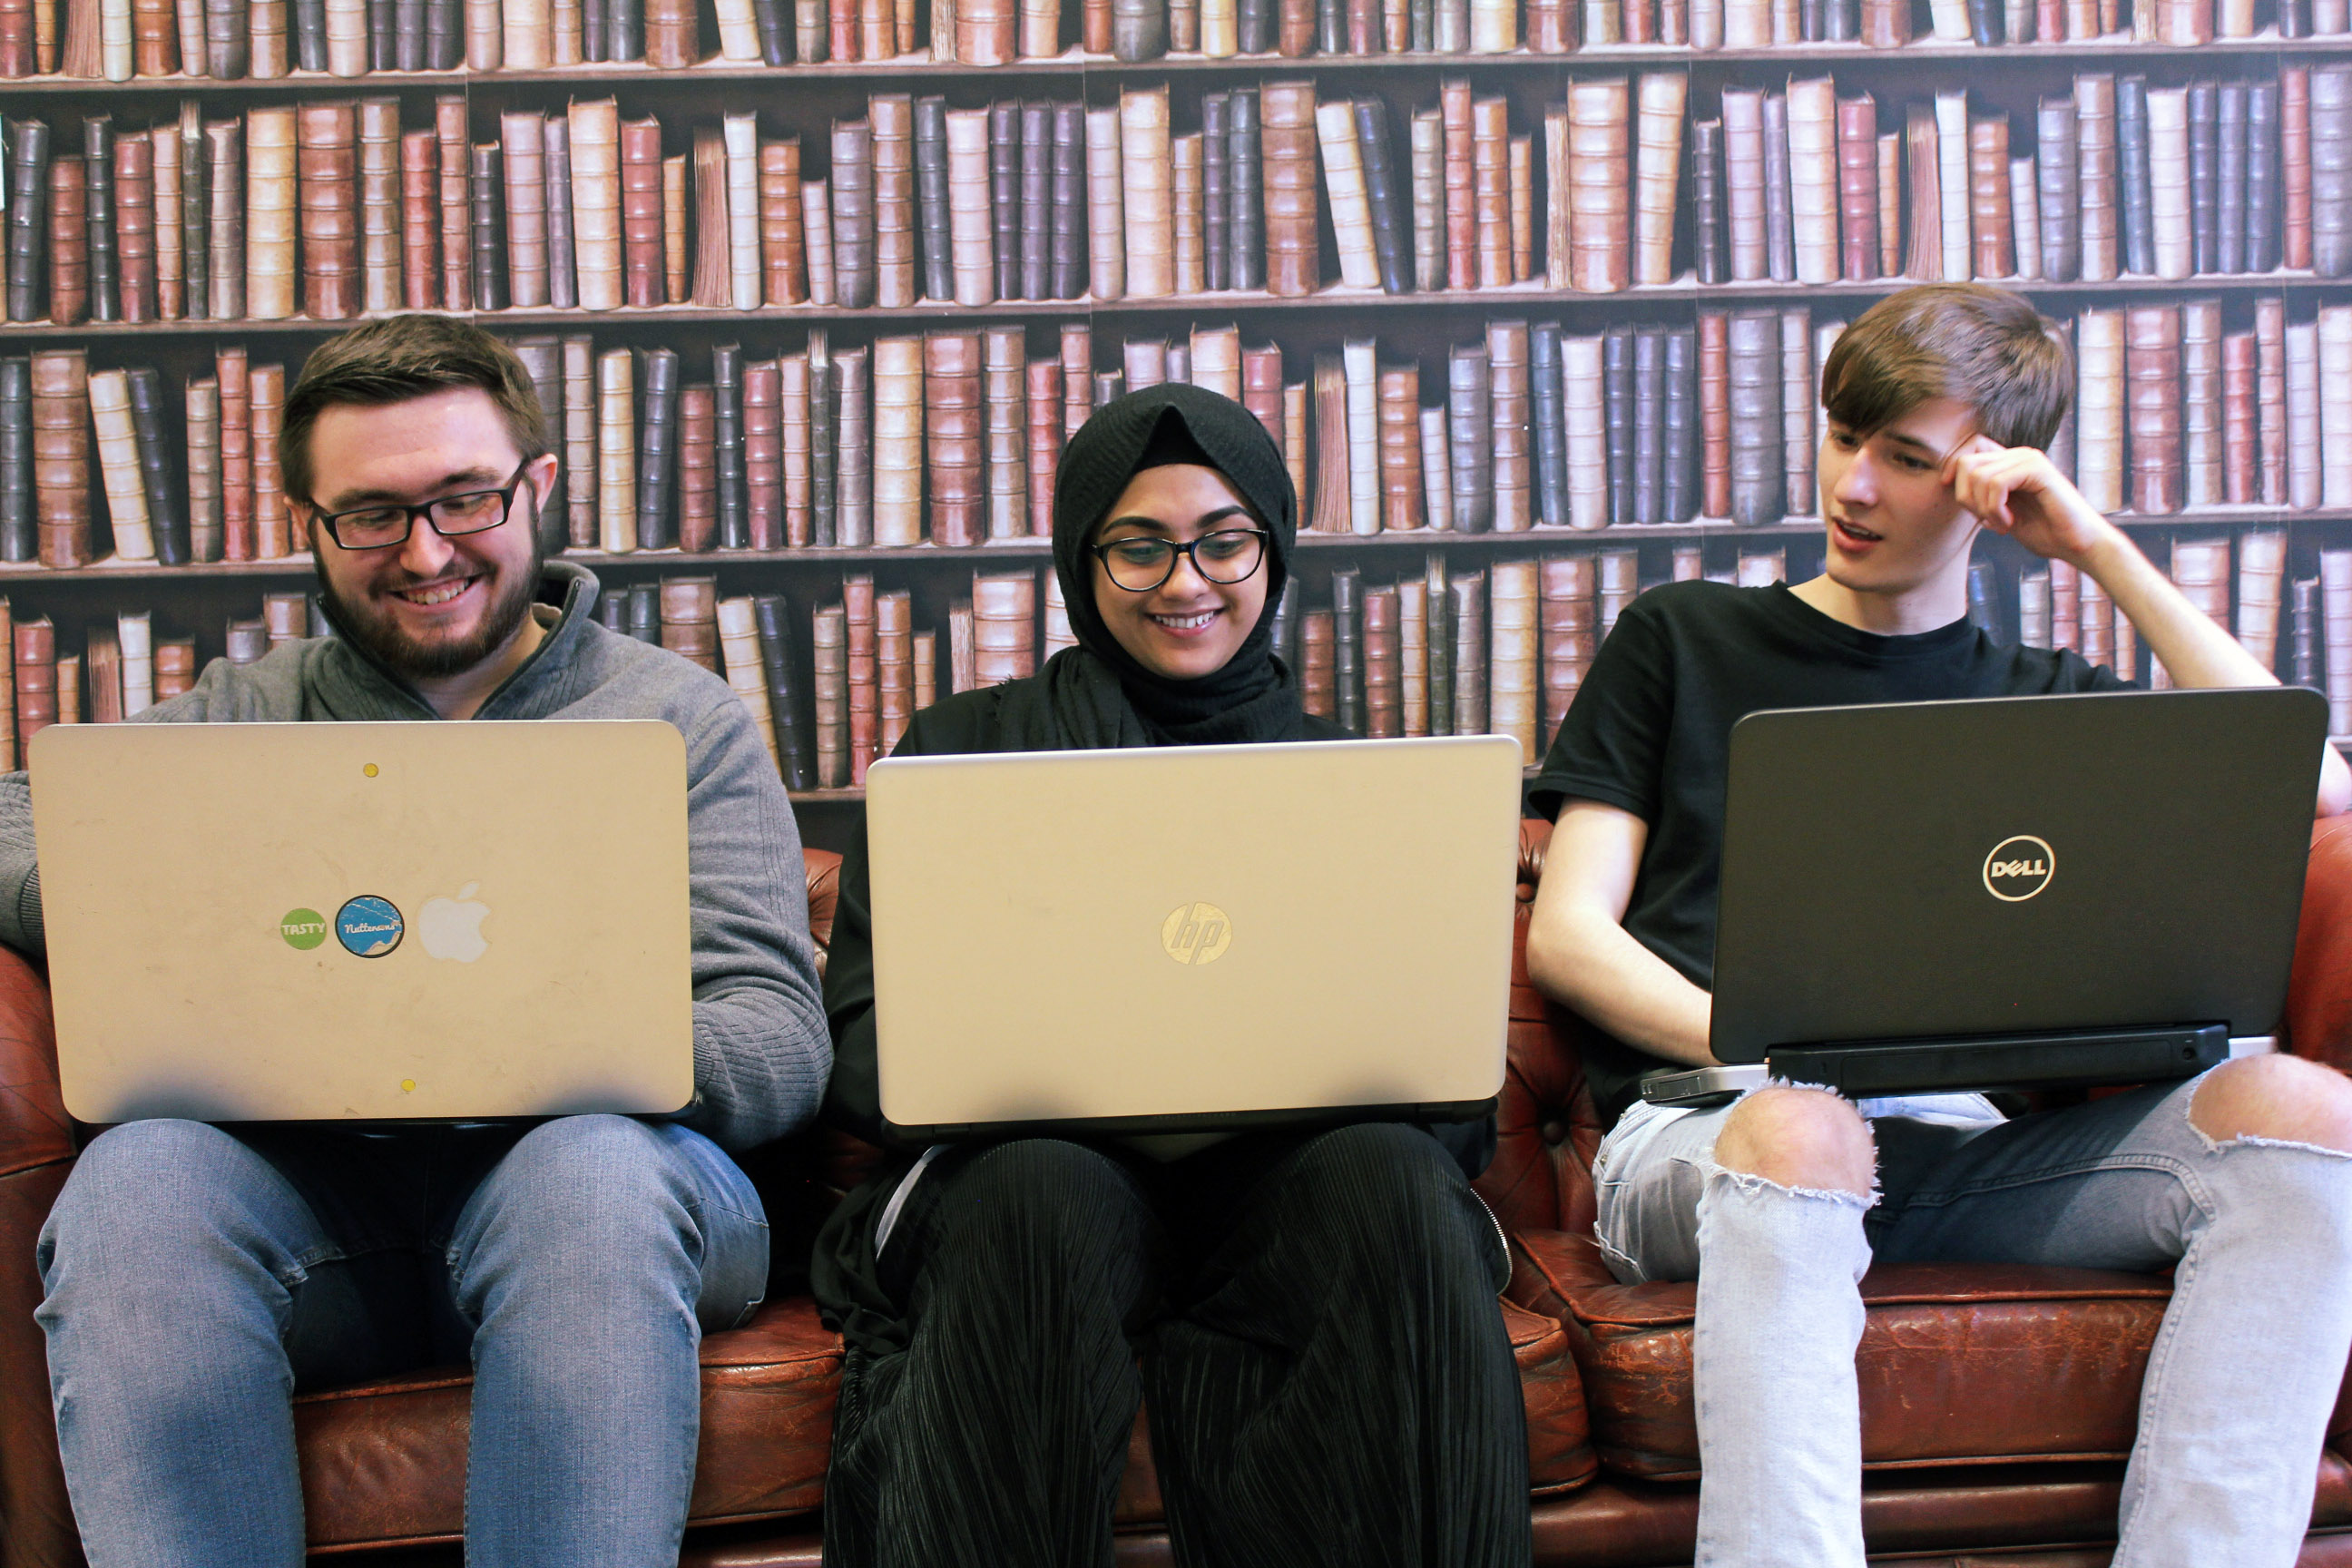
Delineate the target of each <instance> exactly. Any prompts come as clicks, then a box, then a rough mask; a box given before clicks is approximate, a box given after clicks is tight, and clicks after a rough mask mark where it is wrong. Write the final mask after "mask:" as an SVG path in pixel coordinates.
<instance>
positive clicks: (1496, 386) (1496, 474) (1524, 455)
mask: <svg viewBox="0 0 2352 1568" xmlns="http://www.w3.org/2000/svg"><path fill="white" fill-rule="evenodd" d="M1486 371H1487V410H1488V414H1489V416H1490V417H1491V419H1492V420H1493V425H1492V434H1491V437H1490V441H1491V452H1492V457H1491V461H1492V473H1491V482H1492V484H1493V488H1494V494H1495V510H1494V525H1493V526H1494V530H1495V531H1496V532H1497V533H1520V532H1524V531H1527V530H1528V528H1529V527H1531V526H1533V522H1534V517H1533V509H1532V506H1531V504H1530V503H1531V501H1532V499H1533V498H1532V496H1531V494H1530V481H1531V479H1532V478H1533V475H1532V473H1531V471H1530V464H1529V453H1528V412H1529V409H1528V402H1529V388H1528V327H1527V323H1526V322H1524V321H1489V322H1487V323H1486Z"/></svg>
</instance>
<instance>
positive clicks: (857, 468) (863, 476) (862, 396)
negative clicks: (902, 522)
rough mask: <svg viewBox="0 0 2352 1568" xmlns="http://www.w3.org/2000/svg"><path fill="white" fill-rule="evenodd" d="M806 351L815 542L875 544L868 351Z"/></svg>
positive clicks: (871, 382)
mask: <svg viewBox="0 0 2352 1568" xmlns="http://www.w3.org/2000/svg"><path fill="white" fill-rule="evenodd" d="M818 370H819V367H818V364H817V354H816V350H815V349H814V347H812V348H811V349H810V351H809V449H810V452H811V454H812V458H811V460H812V462H813V464H814V475H813V477H812V479H810V491H809V493H810V501H809V505H810V509H811V527H812V528H813V529H814V531H815V539H814V542H815V543H817V544H820V545H824V544H851V545H866V544H871V543H872V542H874V414H873V407H874V402H873V398H874V384H873V379H872V372H873V362H872V358H871V351H870V350H868V349H863V348H858V349H844V350H842V351H841V352H840V353H837V354H829V355H827V356H826V359H825V363H824V367H823V370H824V374H822V375H820V374H818Z"/></svg>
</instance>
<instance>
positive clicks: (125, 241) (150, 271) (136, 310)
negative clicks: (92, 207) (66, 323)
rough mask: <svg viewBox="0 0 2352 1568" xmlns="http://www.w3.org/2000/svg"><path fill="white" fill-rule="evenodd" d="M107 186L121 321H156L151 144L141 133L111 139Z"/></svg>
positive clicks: (153, 160) (152, 145)
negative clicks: (111, 199) (111, 206)
mask: <svg viewBox="0 0 2352 1568" xmlns="http://www.w3.org/2000/svg"><path fill="white" fill-rule="evenodd" d="M112 159H113V170H112V179H111V184H112V187H113V195H114V237H115V246H116V251H115V254H116V259H117V262H118V264H119V268H120V270H119V272H118V274H117V300H118V303H119V304H120V306H121V320H123V321H154V320H155V319H156V290H155V273H156V267H155V227H156V225H155V144H154V142H152V141H151V140H150V139H149V138H148V137H147V135H146V134H145V133H144V132H136V133H133V134H131V135H128V136H122V137H118V138H116V139H115V142H114V144H113V148H112Z"/></svg>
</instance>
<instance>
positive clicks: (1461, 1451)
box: [814, 384, 1531, 1568]
mask: <svg viewBox="0 0 2352 1568" xmlns="http://www.w3.org/2000/svg"><path fill="white" fill-rule="evenodd" d="M1296 533H1297V498H1296V497H1295V495H1294V494H1293V493H1292V490H1291V486H1290V479H1289V476H1288V473H1287V471H1286V469H1285V468H1284V466H1283V462H1282V458H1281V454H1280V453H1279V452H1278V451H1277V450H1276V447H1275V445H1274V443H1273V441H1272V440H1271V439H1270V438H1269V437H1267V435H1266V434H1265V430H1264V429H1263V427H1261V426H1259V424H1258V423H1257V420H1256V418H1255V416H1252V415H1251V414H1250V413H1249V412H1248V411H1247V410H1245V409H1244V408H1243V407H1242V406H1241V405H1238V404H1235V403H1234V402H1231V401H1229V400H1228V399H1226V398H1223V397H1220V396H1218V395H1215V394H1213V393H1210V392H1205V391H1202V390H1201V389H1199V388H1196V387H1192V386H1188V385H1182V384H1171V385H1163V386H1156V387H1152V388H1150V389H1149V390H1146V391H1142V392H1137V393H1133V394H1130V395H1127V396H1125V397H1121V398H1118V400H1116V401H1114V402H1112V403H1110V404H1108V405H1106V406H1105V407H1103V408H1102V409H1100V410H1098V411H1097V413H1096V414H1095V416H1094V417H1093V418H1091V419H1089V420H1088V421H1087V424H1086V426H1085V427H1084V428H1082V429H1081V430H1080V431H1079V432H1078V433H1077V435H1076V437H1073V438H1072V440H1071V442H1070V446H1069V449H1068V451H1067V452H1066V454H1065V455H1064V458H1063V463H1062V468H1061V477H1060V479H1059V482H1058V484H1057V486H1056V489H1055V499H1054V567H1055V574H1057V575H1058V576H1059V577H1060V579H1061V585H1062V596H1063V602H1064V603H1065V604H1066V605H1067V606H1068V608H1069V616H1070V626H1071V629H1072V631H1074V632H1075V633H1076V637H1077V646H1076V647H1071V648H1066V649H1064V650H1063V651H1062V652H1060V653H1058V654H1056V655H1055V656H1054V658H1051V659H1049V660H1047V661H1046V663H1045V668H1043V669H1042V670H1041V671H1040V672H1039V673H1038V674H1037V675H1035V676H1034V677H1031V678H1029V679H1024V680H1016V681H1013V682H1010V683H1008V684H1006V685H1003V686H998V687H993V688H989V689H983V690H976V691H967V692H961V693H959V694H958V695H956V696H954V697H951V698H950V699H949V700H946V701H944V702H941V703H940V704H938V705H937V706H935V707H932V708H929V709H926V710H924V711H922V712H921V713H919V714H917V715H916V716H915V718H914V721H913V723H912V724H911V725H909V727H908V731H907V733H906V736H905V738H904V739H903V740H902V741H901V742H899V744H898V748H897V753H896V754H898V755H900V756H914V755H937V754H941V753H955V752H964V753H969V752H1014V751H1066V750H1074V749H1080V748H1090V747H1098V746H1169V745H1175V746H1182V745H1205V744H1223V743H1235V742H1265V741H1319V740H1333V739H1341V738H1344V735H1345V731H1341V730H1339V727H1338V726H1336V725H1333V724H1330V723H1328V722H1327V721H1323V720H1320V719H1317V718H1313V717H1311V716H1309V715H1307V713H1305V712H1304V711H1303V710H1301V708H1300V706H1299V700H1298V688H1297V683H1296V682H1295V681H1294V680H1293V679H1292V677H1291V673H1290V671H1289V670H1288V669H1287V668H1286V667H1285V666H1284V665H1283V663H1282V661H1281V660H1280V659H1278V658H1276V657H1275V656H1274V652H1273V608H1274V606H1275V605H1276V603H1278V602H1279V598H1280V595H1281V593H1282V588H1283V584H1284V583H1285V582H1286V580H1287V577H1288V561H1289V555H1290V551H1291V547H1292V543H1293V541H1294V538H1295V536H1296ZM1138 809H1139V811H1140V812H1142V813H1143V814H1144V817H1145V819H1148V817H1149V803H1148V802H1142V803H1139V806H1138ZM1234 809H1235V810H1237V811H1245V810H1247V809H1248V803H1247V802H1246V801H1236V802H1234ZM974 826H975V829H976V830H978V829H984V827H985V825H984V824H975V825H974ZM870 942H871V924H870V917H869V908H868V899H867V881H866V846H865V842H864V838H863V836H862V834H861V836H860V837H859V839H858V841H857V842H856V844H854V845H853V846H852V847H851V849H850V851H849V854H848V856H847V857H846V858H845V861H844V863H843V866H842V876H841V894H840V901H839V904H838V906H837V910H836V913H835V924H834V938H833V947H832V953H831V957H830V960H829V966H828V973H827V979H826V986H825V1008H826V1012H827V1014H828V1015H829V1016H830V1017H831V1019H832V1023H833V1029H834V1037H835V1062H834V1073H833V1080H832V1085H831V1088H830V1089H829V1091H828V1095H827V1102H826V1105H827V1113H828V1116H829V1118H830V1119H831V1120H832V1121H835V1123H836V1124H837V1125H842V1126H845V1127H847V1128H849V1129H850V1130H852V1131H856V1132H858V1133H860V1134H861V1135H863V1136H865V1137H866V1138H868V1139H870V1140H873V1141H876V1142H887V1133H886V1131H885V1129H884V1128H883V1124H882V1120H881V1116H880V1112H879V1109H878V1096H877V1078H876V1068H875V1050H874V1016H873V1005H874V988H873V955H872V949H871V946H870ZM1493 1136H1494V1134H1493V1124H1492V1122H1491V1121H1488V1122H1486V1123H1485V1124H1483V1125H1472V1126H1470V1127H1466V1128H1461V1127H1449V1128H1438V1129H1423V1128H1420V1127H1415V1126H1410V1125H1403V1124H1399V1123H1364V1124H1360V1125H1356V1126H1349V1127H1344V1128H1340V1129H1338V1130H1336V1131H1281V1132H1255V1133H1247V1134H1242V1135H1238V1136H1235V1137H1232V1138H1228V1139H1223V1140H1212V1141H1209V1142H1208V1143H1207V1146H1206V1147H1201V1146H1199V1145H1200V1144H1201V1142H1202V1141H1201V1140H1198V1139H1192V1140H1185V1141H1183V1146H1186V1147H1189V1149H1190V1152H1182V1153H1181V1157H1180V1156H1179V1154H1178V1150H1177V1149H1176V1148H1172V1147H1171V1146H1169V1144H1168V1143H1167V1142H1157V1143H1155V1142H1154V1141H1150V1140H1131V1141H1119V1140H1106V1141H1103V1142H1086V1143H1081V1142H1068V1141H1064V1140H1060V1139H1054V1138H1017V1139H1009V1140H1005V1141H1003V1142H982V1143H976V1144H958V1145H955V1146H952V1147H944V1146H942V1147H935V1148H933V1149H931V1150H929V1151H927V1152H924V1154H923V1155H922V1157H921V1158H920V1159H917V1158H915V1157H914V1156H913V1155H912V1154H911V1153H908V1154H901V1155H899V1156H898V1157H897V1158H895V1159H893V1160H892V1161H890V1162H889V1163H887V1165H886V1166H885V1168H884V1169H883V1170H882V1172H881V1173H879V1174H878V1175H877V1176H876V1177H875V1178H874V1179H873V1180H870V1181H868V1182H867V1183H866V1184H864V1185H862V1186H861V1187H859V1188H858V1189H857V1191H856V1192H855V1193H853V1194H850V1196H849V1198H848V1199H847V1200H846V1201H845V1203H844V1204H843V1205H842V1206H841V1207H840V1208H839V1209H837V1210H836V1211H835V1214H834V1215H833V1217H832V1219H831V1220H830V1221H829V1222H828V1224H827V1225H826V1226H825V1230H824V1235H823V1236H822V1237H819V1239H818V1243H817V1253H816V1258H815V1268H814V1285H815V1289H816V1293H817V1299H818V1301H819V1303H820V1305H821V1306H822V1307H823V1308H824V1311H825V1315H826V1321H829V1322H831V1323H833V1324H835V1326H836V1327H838V1328H839V1329H841V1331H843V1334H844V1336H845V1339H846V1341H847V1342H848V1355H847V1359H846V1363H845V1368H844V1373H843V1382H842V1391H841V1399H840V1405H839V1410H838V1413H837V1415H836V1416H835V1427H834V1446H833V1466H832V1471H831V1474H830V1477H829V1479H828V1480H827V1482H826V1489H825V1508H824V1519H825V1544H824V1560H825V1562H826V1563H827V1564H828V1568H948V1565H951V1564H968V1563H969V1564H982V1563H984V1564H989V1565H991V1568H1107V1565H1108V1563H1110V1561H1111V1508H1112V1504H1113V1501H1114V1500H1115V1498H1116V1495H1117V1492H1118V1484H1119V1478H1120V1475H1121V1473H1122V1471H1123V1470H1124V1468H1125V1466H1126V1459H1127V1448H1128V1436H1129V1429H1130V1428H1131V1426H1133V1423H1134V1420H1135V1413H1136V1407H1137V1402H1138V1401H1139V1399H1142V1398H1144V1397H1145V1396H1146V1395H1147V1394H1148V1396H1149V1402H1150V1414H1151V1436H1152V1449H1153V1453H1154V1455H1155V1457H1156V1461H1157V1466H1158V1470H1159V1477H1160V1488H1161V1491H1162V1495H1163V1497H1164V1499H1165V1500H1166V1504H1167V1511H1168V1522H1169V1529H1170V1533H1171V1537H1172V1540H1173V1543H1174V1548H1175V1554H1176V1561H1177V1562H1178V1563H1180V1564H1184V1565H1186V1568H1245V1565H1256V1564H1265V1565H1266V1568H1305V1565H1308V1564H1316V1563H1330V1564H1335V1565H1336V1564H1347V1565H1349V1568H1373V1565H1380V1564H1394V1565H1396V1568H1489V1565H1493V1568H1500V1565H1503V1564H1512V1565H1515V1568H1517V1565H1524V1564H1525V1563H1527V1562H1528V1559H1529V1556H1530V1552H1531V1544H1530V1539H1529V1529H1528V1470H1527V1437H1526V1426H1525V1413H1524V1409H1523V1406H1522V1405H1521V1402H1520V1392H1519V1379H1518V1373H1517V1367H1516V1365H1515V1363H1514V1362H1513V1359H1512V1354H1511V1349H1510V1344H1509V1342H1508V1339H1507V1336H1506V1334H1505V1331H1504V1329H1503V1324H1502V1319H1501V1314H1500V1311H1499V1310H1498V1309H1497V1307H1496V1300H1495V1298H1496V1292H1497V1291H1498V1290H1499V1289H1501V1287H1502V1285H1503V1283H1504V1282H1505V1280H1506V1279H1507V1277H1508V1274H1509V1265H1508V1260H1507V1258H1506V1256H1505V1253H1504V1250H1503V1246H1502V1239H1501V1236H1500V1233H1499V1231H1498V1230H1497V1228H1496V1226H1495V1223H1494V1221H1493V1219H1492V1217H1491V1216H1490V1215H1488V1214H1487V1213H1486V1208H1485V1206H1484V1205H1482V1204H1481V1203H1480V1202H1479V1200H1478V1198H1477V1196H1476V1195H1475V1194H1474V1193H1472V1191H1471V1190H1470V1186H1469V1180H1468V1178H1469V1177H1470V1176H1471V1175H1474V1174H1475V1173H1476V1172H1477V1170H1478V1169H1479V1168H1481V1167H1483V1166H1484V1164H1485V1163H1486V1158H1487V1156H1488V1154H1490V1153H1491V1152H1492V1149H1493ZM1441 1140H1443V1141H1441ZM1139 1146H1145V1147H1150V1149H1151V1151H1152V1152H1150V1153H1149V1154H1147V1153H1144V1152H1139ZM1139 1356H1140V1358H1141V1366H1140V1369H1139V1367H1138V1357H1139Z"/></svg>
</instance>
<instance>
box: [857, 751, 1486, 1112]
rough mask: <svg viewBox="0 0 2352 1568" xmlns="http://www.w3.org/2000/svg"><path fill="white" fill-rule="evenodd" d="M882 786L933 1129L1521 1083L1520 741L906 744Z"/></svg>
mask: <svg viewBox="0 0 2352 1568" xmlns="http://www.w3.org/2000/svg"><path fill="white" fill-rule="evenodd" d="M1518 816H1519V750H1518V745H1517V742H1514V741H1511V740H1509V739H1496V738H1494V737H1485V736H1482V737H1475V738H1467V737H1465V738H1463V739H1444V740H1426V741H1364V742H1321V743H1312V744H1286V745H1257V746H1188V747H1178V748H1167V749H1149V750H1129V751H1100V752H1032V753H1023V754H1018V755H991V756H960V757H915V758H906V759H900V760H895V761H889V762H883V763H876V764H875V766H874V768H873V769H872V771H871V772H869V773H867V774H866V831H867V836H868V844H869V847H870V855H871V861H872V874H873V884H872V885H873V919H874V986H875V1026H876V1032H877V1049H878V1054H879V1058H880V1059H879V1068H880V1073H881V1101H882V1114H883V1116H884V1118H885V1119H886V1120H887V1121H890V1122H891V1123H893V1124H894V1125H895V1126H896V1127H897V1128H898V1130H899V1131H901V1132H902V1133H903V1134H904V1135H906V1136H908V1137H910V1138H915V1139H927V1138H928V1139H945V1138H952V1137H956V1136H959V1135H963V1134H969V1133H976V1132H982V1131H986V1132H990V1133H1001V1132H1003V1131H1005V1130H1006V1128H1007V1126H1008V1124H1012V1125H1023V1126H1042V1127H1046V1128H1049V1129H1050V1130H1052V1131H1061V1132H1076V1131H1082V1132H1103V1133H1114V1132H1116V1133H1133V1132H1144V1133H1164V1132H1207V1131H1231V1130H1234V1129H1240V1128H1245V1127H1251V1126H1260V1125H1278V1124H1283V1123H1312V1122H1317V1121H1339V1120H1346V1119H1352V1118H1356V1117H1360V1116H1363V1115H1367V1114H1370V1115H1390V1116H1400V1117H1412V1118H1416V1119H1424V1120H1441V1119H1448V1118H1459V1117H1467V1116H1473V1115H1478V1114H1482V1113H1483V1112H1484V1111H1485V1110H1486V1107H1487V1104H1488V1102H1489V1101H1491V1100H1493V1098H1494V1097H1495V1095H1496V1093H1497V1092H1498V1091H1499V1090H1500V1089H1501V1087H1502V1081H1503V1051H1504V1033H1505V1027H1506V1020H1507V1013H1508V1006H1509V1001H1508V992H1509V984H1510V961H1511V922H1512V910H1513V899H1512V883H1513V878H1514V875H1515V872H1516V867H1517V853H1518Z"/></svg>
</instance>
